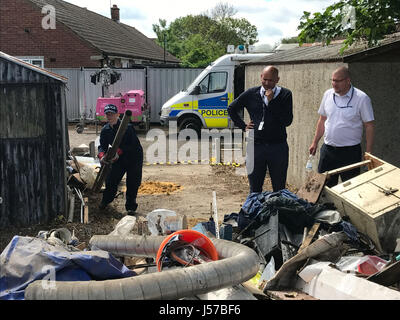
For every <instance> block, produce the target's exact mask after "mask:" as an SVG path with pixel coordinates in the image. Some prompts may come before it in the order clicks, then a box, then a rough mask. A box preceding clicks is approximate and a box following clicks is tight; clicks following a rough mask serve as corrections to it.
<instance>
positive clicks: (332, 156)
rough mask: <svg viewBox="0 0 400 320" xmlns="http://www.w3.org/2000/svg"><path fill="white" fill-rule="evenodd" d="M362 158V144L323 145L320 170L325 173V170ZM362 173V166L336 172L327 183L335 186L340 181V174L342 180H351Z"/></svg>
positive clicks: (358, 160) (346, 164) (329, 185)
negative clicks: (344, 145) (343, 145)
mask: <svg viewBox="0 0 400 320" xmlns="http://www.w3.org/2000/svg"><path fill="white" fill-rule="evenodd" d="M361 158H362V153H361V145H359V144H357V145H355V146H349V147H333V146H329V145H326V144H325V143H324V144H323V145H322V146H321V150H320V158H319V163H318V172H319V173H324V172H325V171H329V170H334V169H337V168H341V167H344V166H348V165H350V164H353V163H356V162H360V161H361ZM359 174H360V168H356V169H353V170H349V171H345V172H342V173H340V174H335V175H333V176H332V177H330V178H329V179H328V181H327V182H326V185H327V186H328V187H333V186H335V185H337V183H338V181H339V175H340V178H341V179H342V181H346V180H349V179H351V178H354V177H355V176H357V175H359Z"/></svg>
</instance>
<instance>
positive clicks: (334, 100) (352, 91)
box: [333, 87, 354, 109]
mask: <svg viewBox="0 0 400 320" xmlns="http://www.w3.org/2000/svg"><path fill="white" fill-rule="evenodd" d="M353 94H354V87H353V90H351V96H350V100H349V101H347V105H346V106H345V107H339V106H338V105H337V104H336V99H335V93H333V102H334V103H335V105H336V107H338V108H340V109H345V108H352V106H349V104H350V101H351V99H353Z"/></svg>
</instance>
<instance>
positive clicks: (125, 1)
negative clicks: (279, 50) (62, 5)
mask: <svg viewBox="0 0 400 320" xmlns="http://www.w3.org/2000/svg"><path fill="white" fill-rule="evenodd" d="M66 1H67V2H70V3H73V4H75V5H78V6H80V7H87V9H88V10H91V11H94V12H97V13H99V14H101V15H104V16H107V17H110V5H111V6H112V5H114V4H116V5H117V6H118V7H119V8H120V20H121V22H123V23H125V24H128V25H131V26H133V27H135V28H136V29H138V30H139V31H140V32H142V33H143V34H145V35H146V36H147V37H150V38H155V37H156V35H155V33H154V32H153V29H152V25H153V24H155V23H158V21H159V19H166V20H167V25H168V24H169V23H170V22H172V21H174V20H175V19H176V18H179V17H184V16H187V15H190V14H191V15H196V14H200V13H204V12H206V11H207V10H211V9H212V8H213V7H215V5H216V4H217V3H218V2H223V3H229V4H231V5H233V7H234V8H235V9H236V10H237V13H236V15H235V16H234V17H235V18H246V19H247V20H248V21H249V22H250V23H251V24H253V25H255V26H256V27H257V30H258V40H259V42H258V43H259V44H261V43H269V44H274V43H276V42H278V41H280V39H282V38H287V37H292V36H296V35H297V34H298V31H297V27H298V25H299V22H300V18H301V16H302V15H303V11H310V12H317V11H319V12H320V11H322V10H323V9H325V8H326V7H327V6H329V5H331V4H333V3H335V2H337V1H336V0H221V1H218V0H168V1H166V0H164V1H159V0H157V1H155V0H147V1H146V0H66Z"/></svg>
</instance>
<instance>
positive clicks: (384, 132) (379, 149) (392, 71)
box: [349, 55, 400, 168]
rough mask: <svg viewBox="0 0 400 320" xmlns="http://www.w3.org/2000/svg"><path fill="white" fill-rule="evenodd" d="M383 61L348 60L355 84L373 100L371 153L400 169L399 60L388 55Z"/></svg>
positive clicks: (382, 58)
mask: <svg viewBox="0 0 400 320" xmlns="http://www.w3.org/2000/svg"><path fill="white" fill-rule="evenodd" d="M397 57H399V55H397ZM399 59H400V58H397V60H399ZM380 60H385V61H384V62H383V61H368V62H353V63H349V70H350V73H351V76H352V82H353V84H354V85H355V86H356V87H357V88H359V89H361V90H363V91H364V92H366V93H367V94H368V96H369V97H370V98H371V101H372V107H373V109H374V116H375V139H374V148H373V152H372V153H373V154H374V155H375V156H377V157H378V158H380V159H382V160H384V161H386V162H389V163H390V164H392V165H394V166H396V167H399V168H400V83H399V76H400V62H399V61H397V62H396V61H391V60H392V59H391V58H390V57H389V56H387V55H386V56H385V57H382V56H381V59H380Z"/></svg>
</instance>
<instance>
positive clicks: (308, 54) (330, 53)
mask: <svg viewBox="0 0 400 320" xmlns="http://www.w3.org/2000/svg"><path fill="white" fill-rule="evenodd" d="M342 46H343V42H342V41H339V42H336V43H332V44H330V45H328V46H323V45H322V44H312V45H310V44H304V45H303V46H301V47H298V48H293V49H289V50H285V51H280V52H277V53H275V54H272V55H269V56H267V57H264V58H261V59H258V60H253V61H251V62H248V63H246V64H248V65H251V64H266V63H272V64H296V63H308V62H312V63H317V62H335V61H344V62H348V61H354V60H359V59H362V58H364V57H366V56H370V55H373V54H379V53H381V52H385V51H387V50H390V49H391V48H393V47H400V33H397V34H393V35H390V36H387V37H386V38H385V39H383V40H382V41H381V42H380V44H379V45H378V46H376V47H373V48H368V47H367V45H366V43H361V44H360V43H359V44H355V45H353V46H351V47H350V48H348V49H347V50H345V51H344V53H343V54H341V53H340V49H341V48H342Z"/></svg>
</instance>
